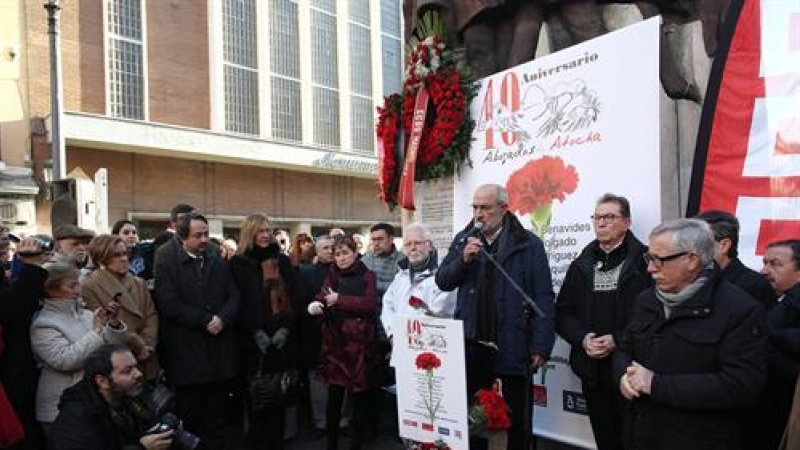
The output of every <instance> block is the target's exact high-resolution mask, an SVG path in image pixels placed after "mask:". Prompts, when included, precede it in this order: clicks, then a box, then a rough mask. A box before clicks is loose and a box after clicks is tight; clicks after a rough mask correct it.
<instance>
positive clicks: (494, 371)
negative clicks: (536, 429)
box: [436, 184, 555, 450]
mask: <svg viewBox="0 0 800 450" xmlns="http://www.w3.org/2000/svg"><path fill="white" fill-rule="evenodd" d="M508 200H509V199H508V192H507V191H506V189H505V188H504V187H503V186H500V185H497V184H486V185H483V186H480V187H478V188H477V189H476V190H475V193H474V195H473V199H472V211H473V220H472V221H470V223H469V224H468V225H467V227H466V228H465V229H464V230H463V231H461V232H460V233H458V234H457V235H456V236H455V238H454V239H453V242H452V244H451V245H450V249H449V251H448V253H447V256H446V257H445V259H444V261H442V264H441V265H440V266H439V270H438V271H437V272H436V284H437V285H438V286H439V288H440V289H441V290H443V291H452V290H453V289H456V288H458V294H457V299H456V309H455V313H454V317H455V318H456V319H458V320H461V321H462V322H463V323H464V337H465V339H466V345H467V368H466V369H467V390H468V391H469V395H470V396H472V395H473V394H474V393H475V392H477V390H478V389H479V388H483V387H490V386H491V382H492V380H493V379H494V378H496V377H498V378H500V379H501V380H502V382H503V394H504V397H505V399H506V401H507V402H508V405H509V408H510V410H511V428H510V429H509V430H508V434H509V436H508V450H522V449H526V450H527V448H528V443H529V441H530V437H531V436H530V434H531V432H530V427H531V422H530V417H531V414H532V412H531V398H530V395H529V394H530V392H531V386H530V375H531V373H532V372H533V371H536V370H538V369H539V368H540V367H542V366H544V365H545V364H546V362H547V359H548V358H550V352H551V351H552V349H553V344H554V343H555V326H554V324H555V319H554V316H555V314H554V309H555V308H554V297H555V295H554V293H553V285H552V279H551V277H550V265H549V264H548V261H547V254H546V253H545V251H544V245H543V244H542V241H541V240H540V239H539V238H538V237H537V236H536V235H535V234H533V233H532V232H530V231H528V230H526V229H525V228H523V226H522V224H521V223H520V222H519V220H518V219H517V217H516V216H515V215H514V214H513V213H511V212H510V211H509V209H508ZM476 223H480V224H481V226H476V225H475V224H476ZM489 258H491V259H492V260H494V261H495V262H497V264H498V265H499V266H500V267H502V271H501V270H499V269H498V268H497V266H495V265H494V264H492V262H491V260H490V259H489ZM515 285H516V286H515ZM518 288H519V290H518ZM523 293H524V294H526V295H527V297H528V298H529V299H531V301H532V302H534V303H535V305H536V306H538V308H539V310H541V311H542V312H543V313H544V315H537V314H534V312H533V311H531V309H532V308H529V306H528V304H527V300H526V298H525V296H524V295H523ZM487 383H488V384H489V386H487ZM485 445H486V442H485V440H484V441H482V442H481V441H479V440H475V442H472V440H471V442H470V447H471V448H480V447H482V446H485ZM473 446H477V447H473Z"/></svg>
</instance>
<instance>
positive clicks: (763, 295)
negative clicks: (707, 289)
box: [722, 258, 778, 309]
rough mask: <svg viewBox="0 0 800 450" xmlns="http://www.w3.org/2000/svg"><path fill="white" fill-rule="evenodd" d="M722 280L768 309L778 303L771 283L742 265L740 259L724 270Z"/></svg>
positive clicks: (732, 261)
mask: <svg viewBox="0 0 800 450" xmlns="http://www.w3.org/2000/svg"><path fill="white" fill-rule="evenodd" d="M722 278H724V279H726V280H728V281H730V282H731V283H733V284H735V285H736V286H737V287H738V288H739V289H741V290H743V291H745V292H747V293H748V294H750V295H751V296H753V298H754V299H756V300H758V301H759V302H760V303H761V305H762V306H764V308H766V309H770V308H772V307H773V306H775V303H777V301H778V296H777V295H775V290H774V289H772V286H771V285H770V284H769V281H767V279H766V278H764V276H763V275H761V274H760V273H758V272H756V271H755V270H753V269H750V268H749V267H747V266H745V265H744V264H742V261H740V260H739V258H734V259H733V260H731V262H730V263H729V264H728V265H727V266H726V267H725V268H724V269H722Z"/></svg>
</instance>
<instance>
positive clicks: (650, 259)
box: [642, 252, 691, 269]
mask: <svg viewBox="0 0 800 450" xmlns="http://www.w3.org/2000/svg"><path fill="white" fill-rule="evenodd" d="M689 254H691V252H679V253H673V254H672V255H667V256H657V255H653V254H650V253H645V254H644V255H642V257H643V258H644V262H645V263H646V264H647V265H648V266H649V265H650V263H652V264H653V265H654V266H655V267H656V268H659V269H660V268H662V267H664V263H666V262H668V261H672V260H673V259H678V258H680V257H681V256H686V255H689Z"/></svg>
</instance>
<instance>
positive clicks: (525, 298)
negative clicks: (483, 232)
mask: <svg viewBox="0 0 800 450" xmlns="http://www.w3.org/2000/svg"><path fill="white" fill-rule="evenodd" d="M483 247H484V246H483V245H482V246H480V247H479V248H480V250H481V253H482V254H483V256H485V257H486V259H487V260H489V262H491V263H492V265H493V266H494V267H495V269H497V271H498V272H500V273H501V274H502V275H503V277H504V278H505V279H506V281H508V282H509V283H510V284H511V286H512V287H513V288H514V290H515V291H517V293H518V294H519V295H520V296H522V303H523V306H524V307H525V308H524V309H525V311H526V313H528V314H529V313H530V311H533V312H534V313H536V315H537V316H539V317H541V318H542V319H544V318H546V317H547V316H546V315H545V313H544V311H542V309H541V308H539V305H537V304H536V302H534V301H533V299H532V298H531V296H530V295H528V294H527V293H526V292H525V290H524V289H522V287H521V286H520V285H519V284H518V283H517V282H516V281H514V279H513V278H511V275H509V274H508V272H506V269H503V266H501V265H500V263H499V262H497V260H496V259H494V256H492V255H491V253H489V252H487V251H486V249H485V248H483Z"/></svg>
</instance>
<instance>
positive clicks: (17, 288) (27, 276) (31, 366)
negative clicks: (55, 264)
mask: <svg viewBox="0 0 800 450" xmlns="http://www.w3.org/2000/svg"><path fill="white" fill-rule="evenodd" d="M46 280H47V271H46V270H45V269H42V268H41V267H39V266H36V265H31V264H25V265H24V266H23V267H22V270H21V271H20V273H19V277H18V278H17V281H15V282H14V283H13V284H12V285H11V286H9V287H6V288H4V289H3V290H2V292H0V324H2V326H3V341H4V342H5V347H6V348H5V351H4V352H3V354H2V355H0V383H2V384H3V387H4V388H5V391H6V394H8V399H9V401H10V402H11V406H13V407H14V410H15V411H16V413H17V416H18V417H19V419H20V420H21V421H22V424H23V426H24V427H25V441H23V444H20V445H19V448H37V446H38V445H39V442H38V440H39V439H40V438H41V437H40V436H39V434H40V431H39V429H38V423H37V421H36V387H37V386H38V384H39V368H38V366H37V365H36V360H35V359H34V356H33V350H32V349H31V331H30V328H31V321H32V320H33V316H34V315H35V314H36V312H37V311H39V309H40V308H41V299H43V298H44V282H45V281H46Z"/></svg>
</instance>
